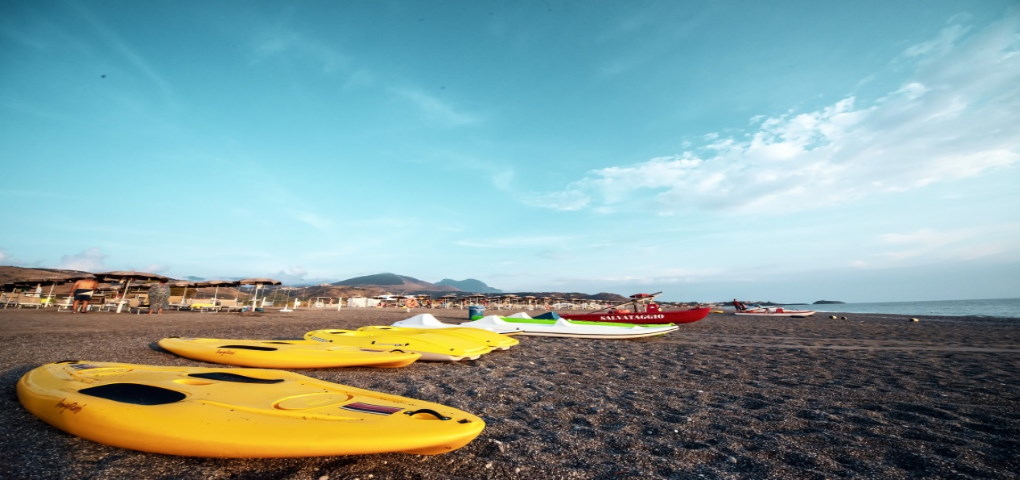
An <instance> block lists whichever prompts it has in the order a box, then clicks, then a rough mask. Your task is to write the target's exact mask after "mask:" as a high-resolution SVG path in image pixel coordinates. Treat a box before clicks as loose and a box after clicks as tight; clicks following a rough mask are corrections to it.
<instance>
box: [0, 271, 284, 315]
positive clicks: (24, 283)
mask: <svg viewBox="0 0 1020 480" xmlns="http://www.w3.org/2000/svg"><path fill="white" fill-rule="evenodd" d="M85 278H94V279H96V281H99V282H117V283H119V282H124V291H123V293H122V294H120V297H121V298H124V297H125V296H127V293H128V289H129V288H131V282H132V281H139V282H152V281H160V280H164V279H165V280H171V279H170V278H169V277H166V276H163V275H160V274H158V273H149V272H138V271H134V270H131V271H114V272H101V273H95V274H91V275H79V276H71V277H62V278H41V279H29V280H20V281H17V282H11V283H7V284H4V285H2V288H3V290H5V291H6V290H8V289H19V288H30V287H31V286H39V287H41V286H43V285H48V286H49V287H50V292H49V295H51V296H52V295H53V289H54V288H55V287H56V286H57V285H64V284H68V283H73V282H77V281H78V280H82V279H85ZM280 284H281V282H280V281H279V280H274V279H271V278H244V279H241V280H206V281H201V282H187V281H177V282H174V283H172V284H171V285H173V286H177V287H184V292H185V296H187V289H188V288H189V287H195V288H204V287H215V288H216V290H215V293H214V294H213V298H214V299H215V298H216V296H217V295H218V294H219V287H227V286H230V287H233V286H238V285H253V286H254V292H253V294H252V304H253V305H257V302H258V294H259V290H260V289H262V288H264V287H265V286H267V285H280ZM118 290H119V289H118ZM117 311H118V312H120V308H119V307H118V309H117Z"/></svg>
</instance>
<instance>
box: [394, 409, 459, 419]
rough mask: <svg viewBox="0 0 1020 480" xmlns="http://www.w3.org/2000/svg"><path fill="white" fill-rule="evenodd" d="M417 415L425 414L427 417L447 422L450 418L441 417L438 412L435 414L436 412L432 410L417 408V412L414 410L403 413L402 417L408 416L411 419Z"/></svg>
mask: <svg viewBox="0 0 1020 480" xmlns="http://www.w3.org/2000/svg"><path fill="white" fill-rule="evenodd" d="M419 413H427V414H429V415H433V416H435V417H436V418H438V419H440V420H449V419H450V417H446V416H443V415H442V414H440V413H439V412H437V411H435V410H433V409H431V408H419V409H418V410H415V411H413V412H412V411H407V412H404V415H410V416H412V417H413V416H415V415H417V414H419Z"/></svg>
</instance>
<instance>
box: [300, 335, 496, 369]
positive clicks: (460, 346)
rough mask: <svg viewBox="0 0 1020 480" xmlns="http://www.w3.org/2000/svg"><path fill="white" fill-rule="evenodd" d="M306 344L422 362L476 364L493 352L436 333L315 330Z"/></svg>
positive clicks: (478, 345)
mask: <svg viewBox="0 0 1020 480" xmlns="http://www.w3.org/2000/svg"><path fill="white" fill-rule="evenodd" d="M305 339H306V340H315V341H319V342H325V343H334V344H337V345H350V346H354V347H359V348H379V349H381V348H389V349H399V350H403V351H405V352H416V353H420V354H421V360H428V361H433V362H456V361H460V360H465V359H466V360H474V359H476V358H478V357H480V356H482V355H484V354H486V353H489V352H491V351H492V348H489V347H487V346H485V345H481V344H479V343H478V342H474V341H470V340H465V339H462V338H455V337H451V336H449V335H440V334H436V333H433V332H420V333H419V332H397V331H387V330H377V331H365V330H336V329H323V330H313V331H311V332H308V333H306V334H305Z"/></svg>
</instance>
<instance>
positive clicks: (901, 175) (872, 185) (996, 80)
mask: <svg viewBox="0 0 1020 480" xmlns="http://www.w3.org/2000/svg"><path fill="white" fill-rule="evenodd" d="M965 31H966V28H965V27H962V26H959V25H952V26H949V27H947V28H946V29H945V31H944V32H943V33H942V34H941V35H940V36H939V37H938V38H936V39H934V40H932V41H930V42H925V43H922V44H918V45H916V46H913V47H911V48H908V49H907V50H906V51H905V52H904V55H903V57H904V58H911V59H915V60H916V63H915V65H916V67H915V69H916V70H915V74H914V78H913V79H912V80H911V81H909V82H907V83H905V84H904V85H902V86H901V87H899V88H897V89H895V90H894V91H892V92H890V93H888V94H887V95H885V96H884V97H882V98H880V99H878V100H877V101H875V102H874V103H873V104H871V105H866V106H864V105H858V103H859V101H858V99H856V98H854V97H849V98H845V99H841V100H840V101H838V102H836V103H834V104H832V105H830V106H828V107H826V108H823V109H820V110H818V111H813V112H803V113H798V112H790V113H788V114H785V115H780V116H776V117H769V118H758V119H755V123H754V124H755V125H756V129H755V130H754V131H752V132H749V133H748V134H747V135H745V136H743V137H732V136H723V135H719V134H710V135H708V136H706V143H705V144H703V145H702V146H701V147H700V148H696V149H692V150H688V151H685V152H682V153H678V154H675V155H669V156H663V157H659V158H653V159H650V160H648V161H646V162H643V163H640V164H634V165H627V166H618V167H609V168H603V169H600V170H595V171H591V172H589V173H588V174H587V175H586V176H585V177H583V178H581V179H579V180H577V181H575V182H572V183H570V184H569V185H567V186H566V188H564V189H563V190H562V191H559V192H556V193H553V194H547V195H533V196H530V197H529V198H530V199H531V202H532V203H533V204H534V205H537V206H544V207H548V208H553V209H559V210H580V209H586V208H590V209H593V210H594V211H601V212H613V211H617V210H620V209H624V208H626V209H632V208H633V207H634V206H635V205H637V206H640V207H642V208H654V209H656V210H657V211H659V212H660V213H665V214H670V213H674V212H677V211H686V210H701V209H709V210H720V209H722V210H730V211H736V212H748V213H767V212H784V213H785V212H791V211H797V210H802V209H805V208H810V207H811V206H818V205H834V204H840V203H845V202H851V201H854V200H857V199H860V198H863V197H868V196H872V195H875V194H880V193H883V192H892V191H903V190H909V189H916V188H921V187H924V186H927V185H931V184H934V183H939V182H946V181H952V180H957V179H960V178H964V177H971V176H977V175H983V174H986V173H988V172H990V171H994V170H996V169H1004V168H1010V167H1014V166H1015V165H1016V164H1017V163H1018V162H1020V128H1018V127H1017V126H1018V125H1020V89H1017V88H1016V85H1020V54H1018V53H1017V41H1016V38H1017V35H1018V32H1020V14H1013V15H1011V16H1010V17H1008V18H1007V19H1004V20H1002V21H1001V22H999V23H997V24H995V25H992V26H990V27H988V28H987V29H986V30H984V31H981V32H978V33H977V34H975V35H973V36H970V37H966V36H965V35H964V32H965Z"/></svg>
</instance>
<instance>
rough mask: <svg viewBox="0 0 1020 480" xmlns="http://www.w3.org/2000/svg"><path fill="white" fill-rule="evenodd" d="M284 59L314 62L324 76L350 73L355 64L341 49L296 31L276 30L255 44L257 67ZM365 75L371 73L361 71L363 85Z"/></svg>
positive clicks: (254, 51)
mask: <svg viewBox="0 0 1020 480" xmlns="http://www.w3.org/2000/svg"><path fill="white" fill-rule="evenodd" d="M280 58H287V59H294V58H296V59H300V60H304V61H308V62H312V63H314V64H315V65H317V66H318V68H319V69H321V70H322V72H323V73H334V72H339V71H343V70H346V69H347V68H348V67H349V66H350V63H351V60H350V58H349V57H348V56H347V55H346V54H344V53H343V52H342V51H340V50H339V49H337V48H335V47H332V46H330V45H328V44H326V43H323V42H320V41H318V40H315V39H313V38H310V37H307V36H305V35H302V34H300V33H298V32H295V31H292V30H274V31H272V32H267V33H265V34H263V35H262V36H260V37H259V38H258V39H256V40H255V42H254V45H253V56H252V59H251V63H252V64H253V65H254V64H259V63H262V62H266V61H269V60H275V59H280ZM365 75H368V72H366V71H360V72H359V73H358V77H359V81H364V80H365V78H367V77H365Z"/></svg>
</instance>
